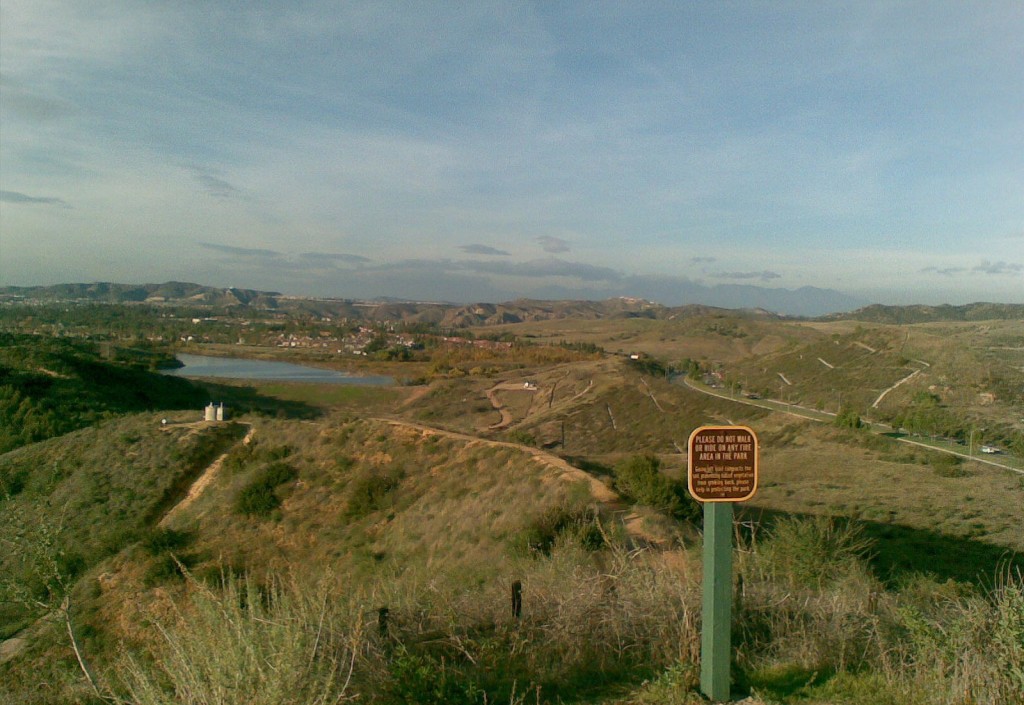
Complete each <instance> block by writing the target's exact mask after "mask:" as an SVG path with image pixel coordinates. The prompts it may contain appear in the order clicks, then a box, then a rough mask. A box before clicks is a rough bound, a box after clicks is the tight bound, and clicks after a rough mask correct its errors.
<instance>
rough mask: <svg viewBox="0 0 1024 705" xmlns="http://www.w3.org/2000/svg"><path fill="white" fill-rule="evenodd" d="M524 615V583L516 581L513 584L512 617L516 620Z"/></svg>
mask: <svg viewBox="0 0 1024 705" xmlns="http://www.w3.org/2000/svg"><path fill="white" fill-rule="evenodd" d="M522 613H523V583H522V582H521V581H519V580H516V581H514V582H513V583H512V616H513V617H515V618H516V619H519V617H520V616H521V615H522Z"/></svg>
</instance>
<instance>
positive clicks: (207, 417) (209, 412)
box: [203, 401, 217, 421]
mask: <svg viewBox="0 0 1024 705" xmlns="http://www.w3.org/2000/svg"><path fill="white" fill-rule="evenodd" d="M203 420H204V421H216V420H217V407H215V406H214V405H213V402H212V401H211V402H210V403H209V404H207V405H206V411H205V412H204V414H203Z"/></svg>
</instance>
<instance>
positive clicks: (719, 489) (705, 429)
mask: <svg viewBox="0 0 1024 705" xmlns="http://www.w3.org/2000/svg"><path fill="white" fill-rule="evenodd" d="M689 450H690V455H689V462H688V467H687V484H688V486H689V489H690V494H691V495H692V496H693V498H694V499H696V500H697V501H698V502H744V501H746V500H748V499H750V498H751V497H753V496H754V493H755V492H757V473H758V467H757V466H758V449H757V434H755V433H754V432H753V430H751V429H750V428H747V427H746V426H701V427H700V428H698V429H697V430H696V431H694V432H693V433H691V434H690V446H689Z"/></svg>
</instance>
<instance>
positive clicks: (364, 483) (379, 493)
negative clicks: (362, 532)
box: [346, 468, 405, 519]
mask: <svg viewBox="0 0 1024 705" xmlns="http://www.w3.org/2000/svg"><path fill="white" fill-rule="evenodd" d="M404 475H405V473H404V472H403V471H402V469H401V468H396V469H391V470H388V471H386V472H382V473H375V472H372V471H370V472H368V473H365V474H363V475H361V476H360V477H358V478H357V479H356V480H355V482H354V483H352V491H351V492H352V493H351V494H350V495H349V498H348V508H347V510H346V514H347V515H348V517H349V518H351V519H360V518H362V517H364V516H367V515H368V514H372V513H373V512H376V511H378V510H381V509H384V508H386V507H388V506H390V504H391V500H392V493H393V492H394V491H395V490H396V489H397V488H398V485H399V484H400V483H401V481H402V477H403V476H404Z"/></svg>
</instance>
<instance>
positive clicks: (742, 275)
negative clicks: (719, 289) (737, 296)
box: [711, 270, 782, 282]
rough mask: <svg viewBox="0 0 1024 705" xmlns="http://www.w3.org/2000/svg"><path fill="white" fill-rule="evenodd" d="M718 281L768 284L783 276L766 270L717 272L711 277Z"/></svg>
mask: <svg viewBox="0 0 1024 705" xmlns="http://www.w3.org/2000/svg"><path fill="white" fill-rule="evenodd" d="M711 276H713V277H715V278H716V279H738V280H744V279H758V280H760V281H763V282H768V281H771V280H773V279H781V278H782V275H781V274H779V273H778V272H772V271H768V270H764V271H762V272H716V273H715V274H713V275H711Z"/></svg>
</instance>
